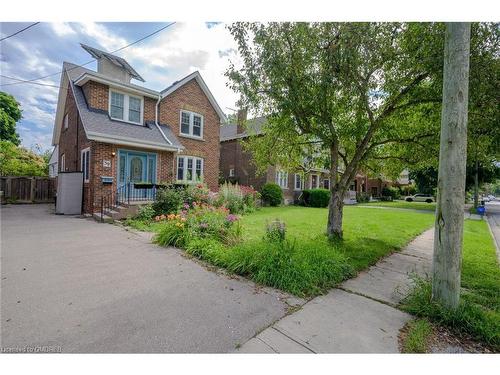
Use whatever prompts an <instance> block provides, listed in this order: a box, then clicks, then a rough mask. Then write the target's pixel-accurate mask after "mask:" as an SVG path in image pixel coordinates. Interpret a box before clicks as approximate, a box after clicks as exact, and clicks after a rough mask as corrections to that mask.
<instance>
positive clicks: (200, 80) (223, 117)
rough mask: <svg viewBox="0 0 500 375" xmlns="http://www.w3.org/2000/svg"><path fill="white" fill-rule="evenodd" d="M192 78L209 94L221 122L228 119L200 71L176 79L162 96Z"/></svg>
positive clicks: (208, 96)
mask: <svg viewBox="0 0 500 375" xmlns="http://www.w3.org/2000/svg"><path fill="white" fill-rule="evenodd" d="M192 79H195V80H196V82H198V84H199V85H200V87H201V89H202V90H203V92H204V93H205V95H206V96H207V98H208V100H209V101H210V104H211V105H212V107H213V108H214V109H215V111H216V112H217V114H218V115H219V119H220V122H221V123H223V122H226V120H227V119H226V115H225V113H224V112H223V111H222V109H221V108H220V106H219V104H218V103H217V101H216V100H215V98H214V96H213V95H212V92H211V91H210V89H209V88H208V86H207V84H206V83H205V81H204V80H203V78H202V77H201V74H200V72H199V71H196V72H193V73H191V74H189V75H187V76H186V77H184V78H182V79H180V80H178V81H175V82H174V83H172V84H171V85H170V86H169V87H167V88H166V89H164V90H162V91H161V92H160V94H161V96H162V98H164V97H166V96H168V95H170V94H171V93H173V92H174V91H176V90H177V89H179V88H180V87H182V86H184V85H185V84H186V83H188V82H189V81H191V80H192Z"/></svg>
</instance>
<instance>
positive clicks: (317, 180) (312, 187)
mask: <svg viewBox="0 0 500 375" xmlns="http://www.w3.org/2000/svg"><path fill="white" fill-rule="evenodd" d="M313 176H316V177H317V178H316V182H317V183H316V186H313ZM309 182H310V183H309V186H310V187H311V189H318V188H319V175H317V174H314V173H313V174H311V178H310V180H309Z"/></svg>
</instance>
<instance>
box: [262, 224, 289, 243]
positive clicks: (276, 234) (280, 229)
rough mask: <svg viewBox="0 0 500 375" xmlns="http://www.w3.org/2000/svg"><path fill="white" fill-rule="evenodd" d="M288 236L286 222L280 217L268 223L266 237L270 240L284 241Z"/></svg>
mask: <svg viewBox="0 0 500 375" xmlns="http://www.w3.org/2000/svg"><path fill="white" fill-rule="evenodd" d="M285 236H286V224H285V222H284V221H281V220H280V219H276V220H273V221H271V222H270V223H267V224H266V235H265V237H264V238H265V239H266V240H268V241H269V242H282V241H284V240H285Z"/></svg>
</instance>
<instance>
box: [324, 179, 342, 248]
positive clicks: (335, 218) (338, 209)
mask: <svg viewBox="0 0 500 375" xmlns="http://www.w3.org/2000/svg"><path fill="white" fill-rule="evenodd" d="M343 214H344V192H342V190H339V189H338V185H337V184H336V187H335V189H332V190H331V195H330V203H329V204H328V229H327V234H328V237H329V238H330V239H332V240H336V239H342V235H343V234H342V218H343Z"/></svg>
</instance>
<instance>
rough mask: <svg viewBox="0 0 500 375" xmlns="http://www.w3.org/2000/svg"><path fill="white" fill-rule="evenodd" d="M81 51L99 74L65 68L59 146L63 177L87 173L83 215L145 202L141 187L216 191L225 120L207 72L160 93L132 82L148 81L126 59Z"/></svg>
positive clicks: (57, 126) (59, 107)
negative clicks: (120, 201)
mask: <svg viewBox="0 0 500 375" xmlns="http://www.w3.org/2000/svg"><path fill="white" fill-rule="evenodd" d="M82 47H83V48H84V49H85V50H86V51H87V52H89V53H90V54H91V55H92V56H93V57H94V58H95V59H96V60H97V62H98V69H97V72H96V71H93V70H89V69H85V68H83V67H81V66H78V65H75V64H71V63H68V62H65V63H63V72H62V77H61V84H60V89H59V99H58V104H57V113H56V119H55V126H54V133H53V142H52V143H53V144H54V146H57V147H58V166H59V171H60V172H74V171H81V172H83V179H84V182H83V202H82V204H83V211H84V212H85V213H93V212H96V210H97V209H98V208H99V206H100V202H101V197H104V196H106V197H110V196H112V197H113V200H115V199H116V197H117V196H120V197H121V198H125V199H126V198H127V195H129V196H130V195H131V194H135V196H137V195H139V196H140V194H142V193H141V192H140V191H139V190H138V189H136V188H135V187H134V183H139V182H143V183H145V182H147V183H152V184H157V183H195V182H197V181H200V180H202V181H204V182H205V183H206V184H207V185H208V187H209V188H210V189H213V190H216V189H217V188H218V177H219V147H220V144H219V130H220V125H221V123H222V122H224V121H225V115H224V113H223V112H222V110H221V109H220V107H219V105H218V104H217V102H216V101H215V99H214V97H213V95H212V94H211V93H210V90H209V89H208V87H207V86H206V84H205V82H204V81H203V79H202V77H201V75H200V73H199V72H194V73H192V74H190V75H188V76H186V77H184V78H182V79H180V80H179V81H177V82H174V83H173V84H172V85H171V86H169V87H167V88H166V89H164V90H162V91H160V92H158V91H155V90H151V89H147V88H144V87H142V86H139V85H135V84H132V83H130V81H131V79H136V80H139V81H142V82H144V80H143V79H142V77H141V76H140V75H139V74H138V73H137V72H136V71H135V70H134V69H133V68H132V67H131V66H130V65H129V64H128V63H127V61H125V60H124V59H122V58H120V57H118V56H114V55H110V54H108V53H106V52H103V51H100V50H97V49H95V48H92V47H89V46H86V45H82ZM104 181H106V182H107V183H106V184H105V183H103V182H104Z"/></svg>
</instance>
